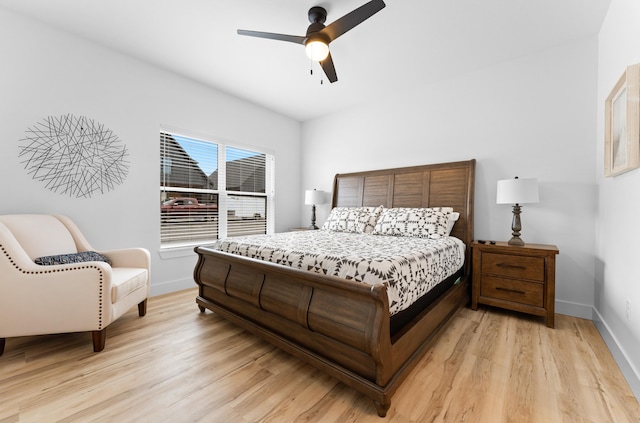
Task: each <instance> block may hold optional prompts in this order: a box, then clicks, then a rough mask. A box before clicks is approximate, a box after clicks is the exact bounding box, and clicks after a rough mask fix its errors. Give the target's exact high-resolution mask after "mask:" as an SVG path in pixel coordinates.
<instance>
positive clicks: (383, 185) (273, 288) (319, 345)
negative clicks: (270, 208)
mask: <svg viewBox="0 0 640 423" xmlns="http://www.w3.org/2000/svg"><path fill="white" fill-rule="evenodd" d="M474 178H475V160H469V161H462V162H453V163H441V164H433V165H424V166H414V167H407V168H397V169H386V170H375V171H366V172H358V173H349V174H338V175H336V176H335V179H334V185H333V199H332V206H333V207H337V206H341V207H359V206H379V205H383V206H385V207H453V209H454V211H456V212H459V213H460V218H459V219H458V221H457V222H456V224H455V226H454V228H453V231H452V233H451V235H452V236H455V237H457V238H459V239H461V240H462V241H464V243H465V245H466V252H465V264H464V266H463V269H462V270H461V271H460V272H459V274H458V275H456V277H455V281H452V283H450V284H449V285H448V286H447V288H446V290H445V291H444V292H443V293H441V294H440V295H439V296H438V297H437V298H436V299H435V300H433V301H431V302H430V303H429V304H427V305H425V304H424V301H423V302H420V301H419V302H417V303H416V304H414V305H413V306H412V307H411V308H410V309H409V310H407V312H406V313H403V317H402V320H401V321H399V320H396V321H393V319H392V318H391V317H390V313H389V299H388V296H387V293H386V287H385V286H383V285H376V286H372V285H367V284H364V283H360V282H354V281H351V280H346V279H340V278H337V277H333V276H327V275H323V274H317V273H313V272H309V271H303V270H298V269H294V268H289V267H286V266H283V265H279V264H273V263H269V262H263V261H260V260H256V259H252V258H247V257H242V256H238V255H234V254H229V253H224V252H220V251H217V250H214V249H211V248H207V247H204V246H203V247H196V249H195V251H196V253H197V254H198V262H197V264H196V267H195V270H194V279H195V281H196V283H197V285H198V286H199V293H198V297H197V298H196V303H197V304H198V307H199V308H200V311H201V312H204V311H205V309H209V310H211V311H213V312H215V313H217V314H218V315H220V316H222V317H224V318H226V319H228V320H230V321H232V322H234V323H236V324H237V325H239V326H241V327H243V328H244V329H246V330H249V331H250V332H252V333H254V334H256V335H258V336H260V337H262V338H263V339H265V340H266V341H268V342H271V343H273V344H275V345H276V346H278V347H279V348H281V349H282V350H284V351H287V352H289V353H290V354H292V355H294V356H296V357H298V358H300V359H302V360H304V361H306V362H308V363H310V364H312V365H314V366H316V367H317V368H319V369H321V370H322V371H324V372H326V373H327V374H329V375H331V376H333V377H335V378H336V379H338V380H339V381H341V382H343V383H344V384H346V385H348V386H350V387H352V388H354V389H356V390H358V391H360V392H361V393H363V394H365V395H367V396H368V397H370V398H371V399H372V400H373V402H374V404H375V408H376V411H377V413H378V415H379V416H381V417H384V416H385V415H386V413H387V410H388V409H389V407H390V405H391V396H392V395H393V394H394V392H395V391H396V390H397V389H398V386H399V385H400V383H401V382H402V381H403V380H404V379H405V378H406V376H407V375H408V374H409V372H410V371H411V369H412V368H413V367H414V366H415V365H416V364H417V362H418V361H419V359H420V358H421V357H422V356H423V354H424V353H425V352H426V350H427V349H428V347H429V345H430V344H431V342H432V341H433V340H434V339H435V338H436V337H437V335H438V334H439V333H440V332H441V331H442V330H443V328H444V327H445V325H446V323H447V322H448V321H449V320H450V319H451V318H452V317H453V315H454V314H455V313H456V311H457V310H458V309H459V308H460V307H462V306H464V305H465V304H467V303H468V301H469V286H470V280H469V279H470V259H471V254H470V245H471V241H472V239H473V192H474ZM450 279H454V278H450ZM441 291H442V289H441ZM396 317H397V316H393V318H394V319H395V318H396Z"/></svg>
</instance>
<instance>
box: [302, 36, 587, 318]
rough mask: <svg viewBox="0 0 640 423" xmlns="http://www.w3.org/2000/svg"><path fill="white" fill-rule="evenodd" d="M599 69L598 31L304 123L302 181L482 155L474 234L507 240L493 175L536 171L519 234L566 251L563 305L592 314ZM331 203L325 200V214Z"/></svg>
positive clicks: (559, 297)
mask: <svg viewBox="0 0 640 423" xmlns="http://www.w3.org/2000/svg"><path fill="white" fill-rule="evenodd" d="M596 70H597V39H596V37H595V36H594V37H591V38H588V39H583V40H580V41H576V42H573V43H570V44H565V45H561V46H557V47H556V48H553V49H549V50H546V51H542V52H539V53H537V54H534V55H529V56H526V57H522V58H520V59H518V60H514V61H510V62H507V63H503V64H500V65H497V66H493V67H490V68H486V69H483V70H480V71H477V72H473V73H469V74H466V75H463V76H460V77H455V78H451V79H449V80H446V81H442V82H440V83H438V84H433V85H425V86H420V87H416V88H415V89H414V90H412V91H411V92H405V93H401V94H398V95H396V96H393V97H388V98H383V99H380V100H379V101H376V102H373V103H369V104H366V105H362V106H360V107H357V108H354V109H352V110H349V111H346V112H340V113H336V114H334V115H330V116H327V117H324V118H320V119H316V120H313V121H309V122H306V123H304V124H303V142H304V144H303V155H302V157H303V174H302V175H303V176H302V182H303V189H308V188H317V189H322V190H326V191H329V192H330V191H331V188H332V187H331V183H332V178H333V175H334V174H335V173H338V172H349V171H359V170H368V169H375V168H387V167H401V166H411V165H419V164H427V163H437V162H445V161H456V160H467V159H471V158H475V159H477V169H476V191H475V237H476V239H495V240H507V239H509V238H510V236H511V216H512V214H511V207H510V206H508V205H497V204H495V199H496V181H497V180H499V179H505V178H512V177H514V176H516V175H517V176H520V177H537V178H538V180H539V183H540V203H538V204H526V205H524V206H523V214H522V222H523V231H522V237H523V239H524V240H525V242H532V243H542V244H555V245H557V246H558V248H559V249H560V254H559V256H558V257H557V273H556V311H557V312H559V313H564V314H571V315H575V316H580V317H586V318H591V317H592V310H593V309H592V306H593V292H594V266H593V260H594V248H595V247H594V245H595V241H594V225H595V218H596V216H595V213H596V195H595V192H596V191H595V178H594V174H593V168H594V162H595V147H594V144H595V131H596V124H595V122H596V116H595V114H596V110H595V102H596V82H597V75H596ZM372 89H375V87H372ZM302 210H303V214H302V222H301V223H304V224H306V222H308V216H309V209H308V206H307V207H305V208H303V209H302ZM328 211H329V205H328V204H327V205H324V206H319V207H318V221H319V223H320V224H321V223H322V222H323V221H324V219H325V218H326V216H327V214H328Z"/></svg>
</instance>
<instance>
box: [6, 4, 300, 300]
mask: <svg viewBox="0 0 640 423" xmlns="http://www.w3.org/2000/svg"><path fill="white" fill-rule="evenodd" d="M0 40H2V41H0V57H1V58H2V65H1V66H0V98H1V101H0V157H2V158H3V165H2V167H0V180H1V181H2V186H3V188H2V200H0V214H9V213H60V214H66V215H68V216H70V217H72V218H73V219H74V220H75V221H76V222H77V223H78V225H79V226H80V228H81V229H82V230H83V232H84V233H85V235H86V236H87V238H88V239H89V240H90V241H91V242H92V244H93V246H94V247H95V248H96V249H112V248H121V247H128V246H141V247H145V248H147V249H148V250H149V251H150V252H151V258H152V270H151V272H152V273H151V275H152V288H151V289H152V295H154V294H159V293H164V292H169V291H173V290H176V289H180V288H186V287H193V286H195V284H194V282H193V276H192V275H193V267H194V264H195V260H196V257H195V253H194V252H193V250H192V249H187V250H186V251H182V252H181V253H180V254H173V255H165V256H164V258H163V257H161V256H160V254H159V247H160V235H159V231H160V219H159V213H158V207H159V129H160V125H167V126H170V127H173V128H178V129H185V130H189V131H193V132H196V133H200V134H206V135H209V136H213V137H219V138H222V139H224V140H226V141H233V142H237V143H242V144H246V145H251V146H256V147H260V148H266V149H269V150H271V151H272V152H273V153H274V154H275V156H276V167H277V170H276V191H277V199H276V229H277V230H284V229H286V228H288V227H291V226H295V225H297V223H298V220H299V219H300V216H299V213H300V210H299V204H300V202H301V185H300V182H299V175H300V172H301V170H300V164H299V157H300V137H301V125H300V123H298V122H296V121H294V120H292V119H289V118H286V117H283V116H281V115H278V114H276V113H273V112H271V111H268V110H266V109H263V108H260V107H257V106H255V105H252V104H250V103H247V102H244V101H241V100H239V99H237V98H234V97H231V96H229V95H226V94H224V93H222V92H219V91H216V90H212V89H210V88H206V87H204V86H202V85H199V84H197V83H194V82H191V81H189V80H186V79H183V78H180V77H178V76H176V75H174V74H171V73H168V72H164V71H161V70H158V69H157V68H154V67H152V66H149V65H147V64H144V63H142V62H139V61H137V60H134V59H131V58H128V57H126V56H123V55H120V54H118V53H115V52H113V51H110V50H107V49H104V48H102V47H100V46H98V45H96V44H93V43H90V42H87V41H83V40H81V39H78V38H77V37H74V36H70V35H67V34H66V33H63V32H60V31H57V30H54V29H51V28H49V27H47V26H44V25H41V24H39V23H36V22H34V21H31V20H27V19H24V18H22V17H21V16H19V15H16V14H13V13H11V12H7V11H5V10H4V9H0ZM68 113H71V114H74V115H78V116H86V117H88V118H92V119H95V120H96V121H98V122H100V123H102V124H104V126H105V127H106V128H109V129H110V130H112V131H113V132H114V134H116V135H117V136H118V137H119V139H120V140H121V141H122V142H123V143H124V144H126V146H127V149H128V151H129V154H130V156H129V160H130V162H131V166H130V172H129V176H128V178H127V179H126V181H125V182H124V183H123V184H122V185H120V186H117V187H116V188H115V189H114V190H112V191H110V192H108V193H106V194H102V195H100V194H98V195H95V196H94V197H93V198H90V199H78V198H75V197H73V198H72V197H69V196H65V195H61V194H57V193H54V192H52V191H50V190H48V189H46V188H45V187H44V185H43V184H42V183H41V182H38V181H35V180H33V179H32V178H31V176H29V175H27V172H26V171H25V170H24V169H23V166H22V165H21V164H20V163H19V159H18V152H19V148H18V146H19V144H20V140H21V139H22V138H24V137H25V131H26V130H27V128H28V127H30V126H32V125H34V124H35V123H37V122H40V121H41V120H42V119H44V118H45V117H47V116H60V115H63V114H68Z"/></svg>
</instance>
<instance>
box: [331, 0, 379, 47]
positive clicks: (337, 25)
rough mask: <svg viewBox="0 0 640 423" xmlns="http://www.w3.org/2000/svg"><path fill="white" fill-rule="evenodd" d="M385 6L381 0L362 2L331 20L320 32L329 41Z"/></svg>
mask: <svg viewBox="0 0 640 423" xmlns="http://www.w3.org/2000/svg"><path fill="white" fill-rule="evenodd" d="M385 6H386V5H385V4H384V1H383V0H371V1H370V2H369V3H365V4H363V5H362V6H360V7H358V8H357V9H355V10H352V11H351V12H349V13H347V14H346V15H344V16H343V17H341V18H340V19H338V20H337V21H335V22H332V23H331V24H330V25H328V26H326V27H325V28H324V29H323V30H322V31H320V32H322V33H324V34H326V35H327V36H328V37H329V41H333V40H335V39H336V38H338V37H339V36H341V35H342V34H344V33H345V32H347V31H349V30H351V29H353V28H355V27H356V26H358V25H359V24H361V23H362V22H364V21H366V20H367V19H369V18H370V17H371V16H373V15H375V14H376V13H378V12H379V11H381V10H382V9H384V7H385Z"/></svg>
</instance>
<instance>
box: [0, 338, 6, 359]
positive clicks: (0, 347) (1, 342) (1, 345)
mask: <svg viewBox="0 0 640 423" xmlns="http://www.w3.org/2000/svg"><path fill="white" fill-rule="evenodd" d="M6 341H7V338H0V355H2V354H4V344H5V342H6Z"/></svg>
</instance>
